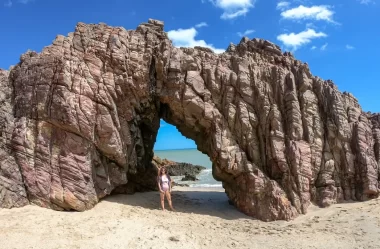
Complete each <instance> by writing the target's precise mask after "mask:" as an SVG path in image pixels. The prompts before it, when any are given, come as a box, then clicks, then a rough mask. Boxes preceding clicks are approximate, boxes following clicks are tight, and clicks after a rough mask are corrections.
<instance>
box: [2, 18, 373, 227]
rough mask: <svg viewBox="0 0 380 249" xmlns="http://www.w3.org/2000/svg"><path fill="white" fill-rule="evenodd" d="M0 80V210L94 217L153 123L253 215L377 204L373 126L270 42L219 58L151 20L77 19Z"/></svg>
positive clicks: (148, 148) (132, 172)
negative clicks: (176, 40) (177, 39)
mask: <svg viewBox="0 0 380 249" xmlns="http://www.w3.org/2000/svg"><path fill="white" fill-rule="evenodd" d="M0 82H1V88H2V89H4V91H2V94H3V95H1V96H0V99H1V101H2V103H3V104H2V107H1V108H2V109H1V112H2V113H4V115H2V119H1V120H0V124H1V156H2V158H4V160H5V161H6V162H4V160H2V164H1V170H0V206H2V207H14V206H21V205H25V204H27V203H28V202H31V203H34V204H38V205H40V206H43V207H50V208H54V209H74V210H79V211H81V210H86V209H89V208H91V207H93V206H94V205H95V204H96V203H97V202H98V201H99V199H101V198H103V197H104V196H106V195H108V194H110V193H111V191H112V190H113V189H115V188H116V187H118V186H124V185H126V184H127V183H128V179H130V178H131V176H135V177H136V176H138V175H139V174H144V172H146V171H147V170H149V167H152V164H151V163H150V162H151V159H152V157H153V151H152V149H153V145H154V142H155V139H156V135H157V131H158V128H159V120H160V118H163V119H164V120H165V121H166V122H168V123H171V124H173V125H175V126H176V127H177V128H178V129H179V130H180V132H181V133H182V134H183V135H185V136H186V137H189V138H191V139H193V140H194V141H195V142H196V144H197V145H198V149H199V150H200V151H202V152H203V153H206V154H207V155H209V157H210V159H211V160H212V162H213V175H214V177H215V178H216V179H217V180H219V181H222V182H223V187H224V188H225V190H226V193H227V195H228V196H229V198H230V199H231V201H232V202H233V203H234V205H235V206H236V207H237V208H238V209H239V210H241V211H242V212H244V213H246V214H248V215H251V216H254V217H257V218H259V219H262V220H267V221H269V220H277V219H285V220H287V219H292V218H294V217H296V216H297V215H298V214H301V213H305V212H306V210H307V208H308V206H309V204H310V203H311V202H315V203H317V204H318V205H320V206H329V205H331V204H333V203H336V202H340V201H343V200H357V201H362V200H366V199H368V198H374V197H377V196H378V194H379V168H378V163H379V155H380V149H379V141H380V140H379V139H380V138H379V137H380V135H379V134H380V130H379V129H380V128H379V123H380V122H379V118H378V117H377V118H376V117H374V116H370V115H368V114H366V113H364V112H363V111H362V110H361V108H360V106H359V104H358V102H357V100H356V99H355V98H354V97H353V96H352V95H351V94H348V93H341V92H339V91H338V89H337V88H336V86H335V85H334V84H333V83H332V82H331V81H329V80H327V81H324V80H322V79H320V78H318V77H315V76H313V75H312V74H311V73H310V70H309V68H308V66H307V64H304V63H302V62H300V61H298V60H296V59H295V58H293V56H292V55H291V54H290V53H282V52H281V50H280V48H279V47H278V46H276V45H274V44H272V43H270V42H267V41H263V40H260V39H254V40H249V39H247V38H244V39H242V41H241V42H240V44H238V45H233V44H231V45H230V47H229V48H228V49H227V51H226V52H225V53H223V54H220V55H217V54H214V53H212V51H210V50H209V49H206V48H200V47H196V48H175V47H174V46H173V45H172V44H171V42H170V40H169V39H168V37H167V35H166V33H165V32H164V31H163V23H162V22H159V21H155V20H150V21H149V23H145V24H141V25H140V26H139V27H138V28H137V30H136V31H127V30H125V29H124V28H119V27H109V26H107V25H105V24H99V25H92V24H90V25H87V24H83V23H79V24H78V25H77V27H76V29H75V32H73V33H70V34H69V35H68V36H66V37H64V36H57V38H56V39H55V40H54V42H53V44H52V45H51V46H48V47H46V48H44V50H43V51H42V52H41V53H40V54H37V53H34V52H28V53H26V54H24V55H22V56H21V58H20V63H19V64H17V65H16V66H15V67H14V68H13V69H12V70H11V71H10V73H9V76H8V72H4V71H2V72H1V78H0ZM11 93H12V94H13V95H11ZM12 108H13V110H11V109H12ZM4 117H5V118H4ZM7 148H8V149H7ZM9 148H10V149H9ZM26 193H27V195H26Z"/></svg>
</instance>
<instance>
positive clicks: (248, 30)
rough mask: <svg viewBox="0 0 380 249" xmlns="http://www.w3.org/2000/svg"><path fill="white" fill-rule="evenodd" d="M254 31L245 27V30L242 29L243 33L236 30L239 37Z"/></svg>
mask: <svg viewBox="0 0 380 249" xmlns="http://www.w3.org/2000/svg"><path fill="white" fill-rule="evenodd" d="M254 32H255V31H254V30H253V29H247V30H246V31H244V32H243V33H241V32H238V33H237V34H238V36H240V37H243V36H247V35H250V34H252V33H254Z"/></svg>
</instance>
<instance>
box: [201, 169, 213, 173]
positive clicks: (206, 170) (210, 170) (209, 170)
mask: <svg viewBox="0 0 380 249" xmlns="http://www.w3.org/2000/svg"><path fill="white" fill-rule="evenodd" d="M201 172H207V173H209V172H212V169H204V170H202V171H201Z"/></svg>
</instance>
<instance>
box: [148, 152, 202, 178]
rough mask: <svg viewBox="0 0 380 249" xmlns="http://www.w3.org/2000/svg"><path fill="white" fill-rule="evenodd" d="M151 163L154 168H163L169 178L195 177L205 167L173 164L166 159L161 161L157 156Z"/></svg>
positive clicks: (180, 163)
mask: <svg viewBox="0 0 380 249" xmlns="http://www.w3.org/2000/svg"><path fill="white" fill-rule="evenodd" d="M152 163H153V164H154V165H155V166H156V168H161V167H165V168H166V170H167V172H168V174H169V175H170V176H184V175H186V174H188V175H191V176H194V177H195V176H196V175H199V174H200V173H201V171H202V170H204V169H206V167H203V166H200V165H194V164H191V163H184V162H174V161H170V160H167V159H161V158H159V157H158V156H154V157H153V160H152Z"/></svg>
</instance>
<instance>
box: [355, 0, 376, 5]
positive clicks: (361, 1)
mask: <svg viewBox="0 0 380 249" xmlns="http://www.w3.org/2000/svg"><path fill="white" fill-rule="evenodd" d="M358 1H359V2H360V3H361V4H370V3H375V1H373V0H358Z"/></svg>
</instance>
